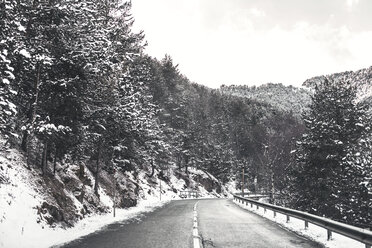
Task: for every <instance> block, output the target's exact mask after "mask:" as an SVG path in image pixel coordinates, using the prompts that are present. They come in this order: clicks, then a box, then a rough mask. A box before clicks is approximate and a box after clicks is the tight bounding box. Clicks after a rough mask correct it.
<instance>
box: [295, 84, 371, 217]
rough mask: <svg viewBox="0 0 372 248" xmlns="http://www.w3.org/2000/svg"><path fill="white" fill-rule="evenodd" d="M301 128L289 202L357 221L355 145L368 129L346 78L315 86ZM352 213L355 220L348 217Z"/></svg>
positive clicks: (359, 193)
mask: <svg viewBox="0 0 372 248" xmlns="http://www.w3.org/2000/svg"><path fill="white" fill-rule="evenodd" d="M304 122H305V125H306V131H305V134H304V135H303V137H302V139H301V140H300V141H299V142H298V149H297V154H296V155H297V166H295V167H294V169H293V171H292V172H293V176H294V178H293V184H292V187H291V190H292V192H294V195H293V205H294V206H295V207H296V208H298V209H301V210H305V211H308V212H310V213H315V214H317V215H325V216H327V217H330V218H333V219H337V220H347V221H349V222H352V223H358V222H360V218H361V216H364V217H366V216H367V211H368V209H367V208H366V207H365V206H366V202H367V201H368V193H367V188H366V187H365V186H363V185H362V184H361V183H362V180H363V176H362V174H361V172H360V169H359V168H360V164H358V163H356V161H358V160H359V159H358V156H363V155H362V154H361V152H362V151H358V152H357V151H356V149H358V148H357V147H358V143H359V142H360V141H361V140H362V139H363V138H364V137H365V135H367V134H368V132H369V131H370V122H369V121H368V118H367V114H366V111H365V108H363V107H362V106H361V104H360V103H357V102H356V88H355V87H354V86H352V85H351V84H350V83H349V82H345V81H331V80H329V79H325V80H324V81H323V82H322V83H321V84H319V85H317V86H316V88H315V92H314V95H313V96H312V103H311V104H310V109H309V111H308V112H307V113H306V114H305V115H304ZM351 216H354V218H350V217H351Z"/></svg>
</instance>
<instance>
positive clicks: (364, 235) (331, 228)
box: [233, 195, 372, 248]
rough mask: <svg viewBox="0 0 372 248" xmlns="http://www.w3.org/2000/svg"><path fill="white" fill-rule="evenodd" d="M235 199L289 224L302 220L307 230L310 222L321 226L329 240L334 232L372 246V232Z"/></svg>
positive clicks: (296, 212)
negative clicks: (284, 216) (292, 221)
mask: <svg viewBox="0 0 372 248" xmlns="http://www.w3.org/2000/svg"><path fill="white" fill-rule="evenodd" d="M233 196H234V199H236V200H238V201H239V202H240V201H241V202H242V203H244V202H245V203H246V205H248V203H250V204H251V207H253V204H254V205H256V206H257V209H258V208H259V207H263V208H264V209H265V210H266V209H270V210H271V211H273V212H274V217H275V216H276V213H281V214H284V215H286V216H287V222H289V220H290V217H294V218H297V219H301V220H303V221H305V229H307V228H308V227H309V222H310V223H312V224H314V225H317V226H320V227H322V228H324V229H326V230H327V238H328V240H329V239H331V237H332V232H335V233H338V234H341V235H344V236H346V237H349V238H351V239H354V240H357V241H359V242H361V243H363V244H365V246H366V248H371V246H372V232H371V231H368V230H364V229H362V228H358V227H354V226H351V225H347V224H343V223H340V222H337V221H333V220H329V219H326V218H323V217H319V216H316V215H313V214H309V213H305V212H301V211H298V210H293V209H290V208H285V207H279V206H276V205H272V204H269V203H263V202H258V201H255V200H252V199H247V198H244V197H241V196H238V195H233Z"/></svg>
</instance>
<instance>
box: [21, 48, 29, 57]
mask: <svg viewBox="0 0 372 248" xmlns="http://www.w3.org/2000/svg"><path fill="white" fill-rule="evenodd" d="M19 54H21V55H22V56H24V57H26V58H28V59H29V58H31V54H30V53H29V52H27V51H26V50H25V49H22V50H21V51H19Z"/></svg>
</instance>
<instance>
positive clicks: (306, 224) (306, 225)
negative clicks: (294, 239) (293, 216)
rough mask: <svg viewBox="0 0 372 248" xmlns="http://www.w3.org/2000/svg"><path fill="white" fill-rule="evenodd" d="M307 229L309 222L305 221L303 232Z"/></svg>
mask: <svg viewBox="0 0 372 248" xmlns="http://www.w3.org/2000/svg"><path fill="white" fill-rule="evenodd" d="M308 228H309V222H308V221H307V220H305V230H307V229H308Z"/></svg>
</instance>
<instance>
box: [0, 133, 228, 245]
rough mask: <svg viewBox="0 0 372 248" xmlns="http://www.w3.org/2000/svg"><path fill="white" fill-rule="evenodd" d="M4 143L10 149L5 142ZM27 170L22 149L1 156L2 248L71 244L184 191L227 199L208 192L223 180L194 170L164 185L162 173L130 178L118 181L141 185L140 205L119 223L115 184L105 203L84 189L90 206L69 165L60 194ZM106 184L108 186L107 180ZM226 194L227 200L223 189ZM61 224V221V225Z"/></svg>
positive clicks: (104, 193)
mask: <svg viewBox="0 0 372 248" xmlns="http://www.w3.org/2000/svg"><path fill="white" fill-rule="evenodd" d="M0 142H1V147H4V143H5V142H4V140H3V139H1V140H0ZM26 167H27V166H26V163H25V158H24V156H23V155H22V154H21V153H20V152H19V151H17V150H16V149H3V150H0V247H6V248H11V247H16V248H19V247H38V248H41V247H50V246H52V245H56V244H61V243H64V242H67V241H71V240H73V239H76V238H78V237H80V236H83V235H87V234H89V233H91V232H93V231H95V230H97V229H99V228H102V227H103V226H105V225H107V224H110V223H112V222H115V221H119V220H124V219H128V218H133V217H135V216H137V215H138V214H140V213H143V212H147V211H152V210H153V209H154V208H157V207H159V206H161V205H163V204H165V203H166V202H168V201H169V200H172V199H180V198H179V191H180V190H184V189H196V190H198V191H199V192H200V195H201V197H220V196H222V194H221V192H220V193H217V190H216V189H213V190H211V189H209V191H207V190H206V189H205V188H204V186H203V183H205V180H208V182H209V183H212V185H214V184H215V185H217V184H218V181H217V179H215V178H214V177H213V176H212V175H210V174H207V173H205V172H203V171H200V170H197V169H195V168H190V171H189V173H188V174H186V173H183V172H179V171H176V170H169V171H168V173H167V175H166V178H167V179H169V180H164V181H161V180H160V179H158V177H157V176H158V175H157V174H156V173H155V175H154V176H153V177H152V178H148V176H147V175H146V173H145V172H140V173H139V174H138V175H133V174H132V173H129V172H126V173H125V174H124V175H120V176H118V177H117V178H118V179H120V178H121V179H123V180H124V179H125V180H126V181H133V182H134V183H135V184H137V185H138V192H137V193H138V195H135V197H136V199H137V205H136V206H135V207H131V208H125V209H116V217H115V218H114V217H113V211H112V210H113V198H112V194H111V193H110V188H109V184H106V185H105V184H101V187H100V189H99V195H100V197H99V198H96V197H95V195H94V193H93V187H92V186H93V184H92V183H91V184H85V185H84V184H81V185H83V187H84V188H85V190H84V192H85V195H84V200H81V199H80V200H79V194H77V193H76V191H75V190H76V189H75V186H74V187H71V185H75V184H71V181H76V182H79V183H81V181H79V178H78V177H77V175H76V171H75V170H76V166H73V165H69V166H68V168H65V169H63V170H62V169H61V168H59V172H58V173H57V174H56V176H55V179H53V180H55V181H53V182H54V183H56V184H57V185H58V186H59V187H57V188H53V187H51V186H50V184H48V181H49V179H48V178H43V177H42V176H41V175H40V172H39V170H35V169H33V170H29V169H27V168H26ZM85 173H86V176H85V179H89V180H94V177H93V175H92V173H91V172H89V170H86V172H85ZM105 176H107V175H103V177H105ZM203 180H204V181H203ZM102 181H103V182H105V179H104V178H103V179H102ZM160 184H161V201H160ZM77 185H79V187H81V185H80V184H77ZM61 187H62V188H61ZM218 191H219V190H218ZM221 191H222V193H223V194H225V195H226V190H225V189H224V188H223V187H222V189H221ZM132 194H135V193H133V192H132ZM60 197H65V199H64V202H66V203H61V202H59V198H60ZM89 202H90V203H89ZM63 204H66V205H67V207H65V206H63ZM61 205H62V207H61ZM46 206H47V207H46ZM52 215H53V216H52ZM56 218H57V220H58V218H60V219H61V221H56Z"/></svg>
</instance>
